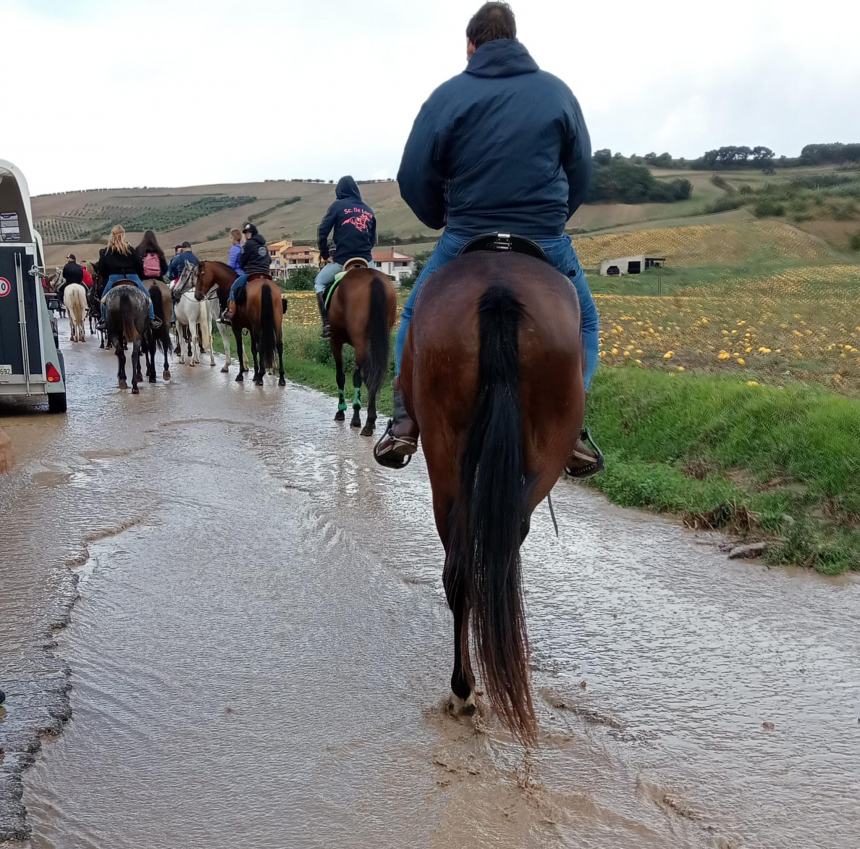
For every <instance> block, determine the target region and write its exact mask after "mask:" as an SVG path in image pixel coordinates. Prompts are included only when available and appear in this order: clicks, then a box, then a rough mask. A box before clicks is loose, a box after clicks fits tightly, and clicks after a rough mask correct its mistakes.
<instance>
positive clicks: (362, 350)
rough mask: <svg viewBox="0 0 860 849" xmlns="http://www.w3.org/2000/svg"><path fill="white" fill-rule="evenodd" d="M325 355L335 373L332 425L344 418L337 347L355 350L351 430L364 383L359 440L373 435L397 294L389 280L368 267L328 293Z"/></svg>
mask: <svg viewBox="0 0 860 849" xmlns="http://www.w3.org/2000/svg"><path fill="white" fill-rule="evenodd" d="M328 317H329V326H330V327H331V337H330V339H331V351H332V355H333V356H334V363H335V368H336V370H337V375H336V376H337V388H338V407H337V413H336V415H335V417H334V418H335V421H338V422H342V421H344V419H345V418H346V415H345V413H346V399H345V398H344V386H345V384H346V375H345V374H344V371H343V346H344V345H345V344H346V345H352V347H353V348H354V350H355V371H354V372H353V375H352V385H353V388H354V390H355V394H354V397H353V401H352V420H351V422H350V425H351V426H352V427H361V415H360V411H361V383H362V380H364V382H365V383H366V384H367V395H368V399H367V421H366V422H365V425H364V428H363V429H362V431H361V435H362V436H373V430H374V427H375V426H376V396H377V395H378V394H379V390H380V388H381V386H382V384H383V382H384V380H385V378H386V377H387V375H388V353H389V348H390V340H391V328H392V326H393V324H394V319H395V318H396V317H397V292H396V291H395V289H394V285H393V284H392V282H391V280H390V279H389V278H388V277H387V276H386V275H384V274H382V273H381V272H379V271H376V270H374V269H372V268H354V269H352V270H351V271H348V272H347V273H346V274H345V275H344V277H343V279H342V280H341V281H340V283H338V284H337V287H336V288H335V290H334V292H333V293H332V296H331V300H330V302H329V307H328Z"/></svg>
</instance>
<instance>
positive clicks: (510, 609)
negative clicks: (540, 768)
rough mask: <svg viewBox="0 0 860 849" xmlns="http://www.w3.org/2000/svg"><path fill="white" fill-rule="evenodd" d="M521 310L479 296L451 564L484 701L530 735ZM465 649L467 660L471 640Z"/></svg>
mask: <svg viewBox="0 0 860 849" xmlns="http://www.w3.org/2000/svg"><path fill="white" fill-rule="evenodd" d="M522 315H523V307H522V304H521V303H520V302H519V301H518V300H517V299H516V297H515V296H514V294H513V292H511V291H510V289H506V288H504V287H502V286H491V287H490V288H488V289H487V290H486V292H484V294H483V295H482V296H481V300H480V302H479V307H478V322H479V340H480V343H479V344H480V352H479V355H478V393H477V398H476V403H475V413H474V418H473V420H472V424H471V426H470V428H469V431H468V434H467V437H466V446H465V450H464V452H463V456H462V462H461V467H460V492H459V495H458V497H457V500H456V501H455V504H454V509H453V513H452V520H453V521H452V531H451V545H450V546H449V553H448V558H449V562H448V564H447V566H448V568H449V569H453V570H454V573H455V576H456V580H458V581H461V582H462V585H463V588H464V590H465V593H466V598H467V603H468V605H469V606H470V608H471V613H472V623H473V629H474V635H475V649H476V655H477V659H478V666H479V668H480V670H481V673H482V675H483V678H484V684H485V688H486V692H487V695H488V697H489V699H490V702H491V703H492V705H493V707H494V708H495V709H496V711H497V712H498V713H499V714H500V715H501V717H502V718H503V719H504V721H505V723H506V724H507V725H508V726H509V727H510V728H511V729H512V730H513V731H514V732H515V733H517V734H519V735H520V736H521V737H522V738H523V739H524V740H526V741H529V740H532V739H534V734H535V716H534V706H533V705H532V698H531V690H530V687H529V667H528V638H527V635H526V625H525V614H524V611H523V597H522V587H521V584H520V544H521V543H522V539H523V532H524V528H525V525H526V521H527V516H526V514H525V511H526V502H525V481H524V460H523V427H522V415H521V411H520V397H519V395H520V393H519V380H520V376H519V371H520V369H519V339H518V334H519V326H520V321H521V318H522ZM466 639H468V638H466ZM461 648H462V652H463V657H464V658H466V659H467V661H466V662H467V663H468V658H469V646H468V642H467V643H466V644H465V645H463V646H462V647H461Z"/></svg>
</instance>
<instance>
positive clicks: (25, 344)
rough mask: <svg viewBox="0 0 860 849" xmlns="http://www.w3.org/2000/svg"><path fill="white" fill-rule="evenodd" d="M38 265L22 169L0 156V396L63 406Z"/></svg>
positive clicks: (62, 380)
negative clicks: (29, 399) (37, 275)
mask: <svg viewBox="0 0 860 849" xmlns="http://www.w3.org/2000/svg"><path fill="white" fill-rule="evenodd" d="M43 265H44V250H43V247H42V240H41V238H40V236H39V234H38V233H37V232H36V230H35V229H34V227H33V213H32V210H31V208H30V194H29V191H28V188H27V181H26V180H25V179H24V175H23V174H22V173H21V172H20V171H19V170H18V169H17V168H16V167H15V166H14V165H12V163H11V162H6V161H4V160H2V159H0V398H5V397H9V396H23V397H28V398H37V399H40V398H47V401H48V409H49V410H50V411H51V412H53V413H64V412H65V411H66V369H65V364H64V362H63V355H62V354H61V353H60V350H59V346H58V344H57V339H56V337H55V335H54V332H53V329H52V325H51V314H50V312H49V310H48V304H47V301H46V300H45V295H44V293H43V290H42V286H41V283H40V281H39V279H38V278H37V277H36V275H35V271H36V269H38V268H41V267H42V266H43Z"/></svg>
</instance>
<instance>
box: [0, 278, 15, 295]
mask: <svg viewBox="0 0 860 849" xmlns="http://www.w3.org/2000/svg"><path fill="white" fill-rule="evenodd" d="M11 291H12V284H11V283H10V282H9V281H8V280H7V279H6V278H5V277H0V298H5V297H6V295H8V294H9V293H10V292H11Z"/></svg>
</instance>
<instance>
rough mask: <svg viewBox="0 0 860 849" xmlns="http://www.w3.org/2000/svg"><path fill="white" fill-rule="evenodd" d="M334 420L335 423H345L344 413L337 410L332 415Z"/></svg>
mask: <svg viewBox="0 0 860 849" xmlns="http://www.w3.org/2000/svg"><path fill="white" fill-rule="evenodd" d="M334 420H335V421H336V422H345V421H346V413H344V411H343V410H338V411H337V412H336V413H335V414H334Z"/></svg>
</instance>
